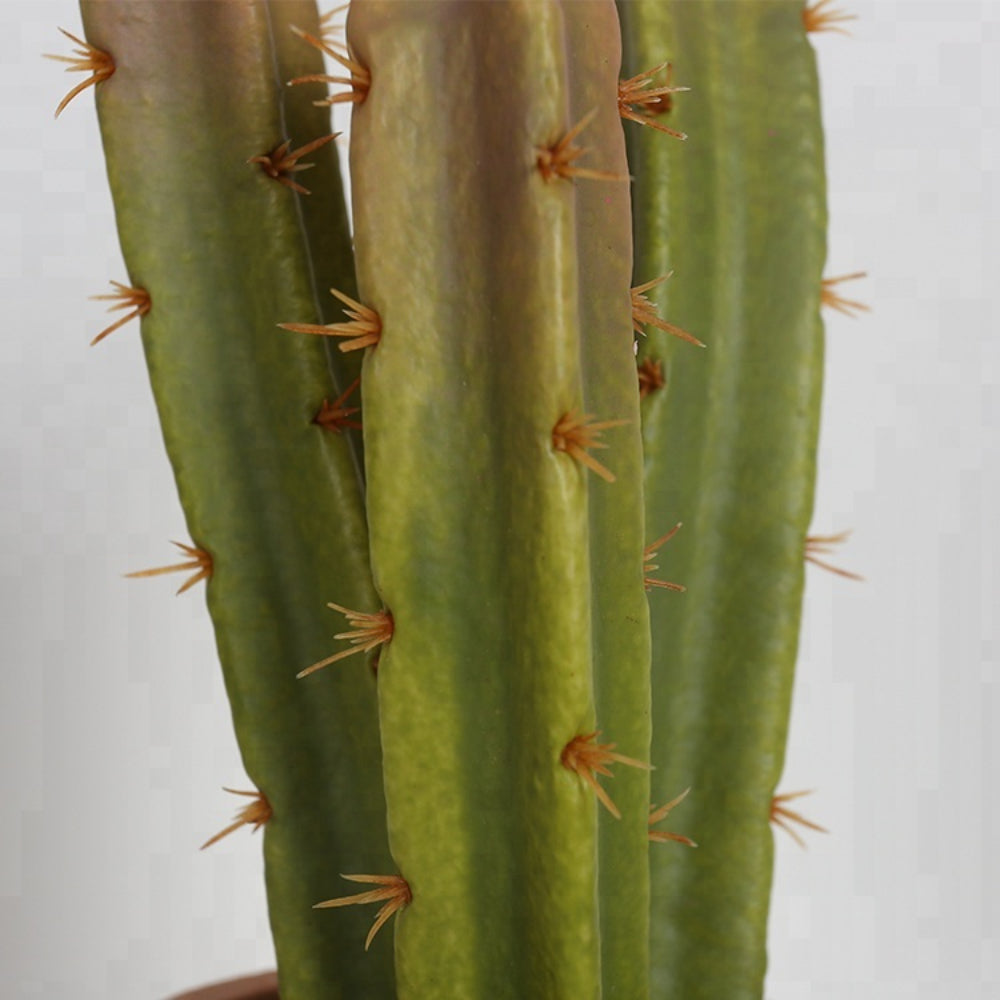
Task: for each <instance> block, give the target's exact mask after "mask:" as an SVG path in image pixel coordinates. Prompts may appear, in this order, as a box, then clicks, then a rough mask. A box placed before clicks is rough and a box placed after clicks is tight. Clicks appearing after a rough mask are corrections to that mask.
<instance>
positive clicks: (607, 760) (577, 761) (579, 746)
mask: <svg viewBox="0 0 1000 1000" xmlns="http://www.w3.org/2000/svg"><path fill="white" fill-rule="evenodd" d="M600 735H601V731H600V730H599V729H598V730H595V731H594V732H592V733H587V734H586V735H585V736H574V737H573V739H571V740H570V741H569V743H567V744H566V746H565V747H563V751H562V753H561V754H560V755H559V761H560V763H561V764H562V766H563V767H565V768H566V769H567V770H568V771H575V772H576V773H577V774H578V775H580V777H581V778H583V780H584V781H586V782H587V784H588V785H590V787H591V788H592V789H593V790H594V794H595V795H596V796H597V797H598V799H600V801H601V803H602V805H603V806H604V807H605V809H607V810H608V812H609V813H611V815H612V816H614V818H615V819H621V818H622V814H621V813H620V812H619V811H618V807H617V806H616V805H615V804H614V802H612V801H611V796H610V795H608V793H607V792H606V791H605V790H604V789H603V788H602V787H601V786H600V784H599V783H598V781H597V777H596V776H597V775H598V774H604V775H607V776H608V777H609V778H610V777H613V775H612V774H611V769H610V767H609V765H610V764H611V763H613V762H617V763H619V764H627V765H628V766H629V767H639V768H642V769H643V770H646V771H650V770H652V767H651V765H649V764H646V763H644V762H643V761H641V760H636V759H635V758H634V757H626V756H625V755H624V754H620V753H615V752H614V749H615V746H616V744H614V743H598V742H597V737H598V736H600Z"/></svg>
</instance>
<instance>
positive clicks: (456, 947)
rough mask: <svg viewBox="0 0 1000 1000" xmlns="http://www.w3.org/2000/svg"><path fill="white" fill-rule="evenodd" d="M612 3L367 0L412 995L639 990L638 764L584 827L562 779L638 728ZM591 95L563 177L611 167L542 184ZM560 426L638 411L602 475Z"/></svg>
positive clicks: (387, 736)
mask: <svg viewBox="0 0 1000 1000" xmlns="http://www.w3.org/2000/svg"><path fill="white" fill-rule="evenodd" d="M614 14H615V12H614V8H613V5H612V4H611V3H575V2H571V3H565V4H560V3H554V2H553V3H537V2H510V3H508V2H504V3H463V2H426V3H413V4H399V3H391V2H365V0H356V2H354V3H352V5H351V10H350V13H349V15H348V39H349V41H350V44H351V47H352V51H353V52H354V54H355V57H356V58H357V59H358V60H359V61H360V62H361V63H362V64H363V65H364V66H365V67H367V68H368V69H369V71H370V72H371V75H372V85H371V90H370V93H369V94H368V97H367V99H366V100H365V101H364V103H362V104H359V105H357V107H356V108H355V111H354V119H353V125H352V147H351V172H352V187H353V192H354V223H355V251H356V258H357V269H358V286H359V290H360V296H361V300H362V301H363V302H364V303H365V304H366V305H368V306H370V307H371V308H373V309H374V310H376V312H378V314H379V315H380V316H381V321H382V338H381V341H380V342H379V343H378V345H377V346H375V347H373V348H370V349H369V350H368V352H367V356H366V358H365V362H364V376H363V377H364V386H365V430H364V435H365V454H366V466H367V479H368V484H369V490H368V494H367V497H368V517H369V525H370V529H371V557H372V567H373V571H374V577H375V582H376V586H377V588H378V591H379V594H380V596H381V598H382V600H383V601H384V603H385V606H386V607H387V608H388V609H389V610H390V611H391V613H392V615H393V618H394V622H395V632H394V635H393V637H392V640H391V642H389V643H388V645H387V646H386V647H385V652H384V653H383V654H382V657H381V659H380V663H379V678H378V679H379V713H380V722H381V731H382V745H383V754H384V766H385V789H386V798H387V804H388V817H389V838H390V844H391V847H392V853H393V857H394V859H395V861H396V865H397V866H398V871H399V873H401V874H402V875H403V876H404V877H405V878H406V879H407V880H408V883H409V885H410V889H411V891H412V897H413V898H412V902H411V903H410V905H409V906H408V907H407V908H406V909H405V910H403V911H402V912H401V913H400V914H399V916H398V917H397V918H396V922H395V941H396V967H397V978H398V989H399V996H400V997H401V998H403V1000H436V998H449V1000H460V998H461V1000H468V998H473V997H487V996H488V997H491V998H517V1000H531V998H538V1000H542V998H545V1000H560V998H565V1000H570V998H572V1000H586V998H597V997H600V996H602V965H603V966H604V967H605V969H606V970H607V971H606V973H605V992H604V994H603V995H606V996H622V997H625V996H629V997H635V998H640V997H643V996H645V995H647V990H646V986H645V957H646V936H647V933H648V931H647V924H646V908H645V905H644V901H645V898H646V892H647V889H646V886H647V872H646V860H645V855H646V844H645V826H646V809H647V803H648V774H647V772H646V771H644V770H640V769H636V768H630V767H624V766H621V765H616V767H615V778H614V780H613V781H610V780H609V779H607V778H604V779H601V780H602V781H603V782H605V783H606V784H608V785H609V786H610V787H609V791H610V792H611V793H612V794H613V796H614V797H615V799H616V801H617V802H619V803H620V804H621V807H622V812H623V817H622V819H621V820H612V821H610V822H607V823H605V822H604V820H603V818H602V819H601V821H600V825H599V824H598V811H599V808H600V807H599V805H598V804H597V802H596V800H595V795H594V793H593V791H592V790H591V789H590V788H589V787H588V785H587V784H586V783H585V782H584V781H583V780H582V779H581V778H580V777H579V776H578V775H577V774H575V773H573V772H571V771H569V770H567V769H566V768H565V767H563V766H562V765H561V763H560V756H561V753H562V751H563V748H564V747H565V746H566V744H567V743H568V742H569V741H570V740H572V739H573V738H574V737H575V736H578V735H582V734H588V733H591V732H593V731H594V730H595V729H598V728H600V729H601V730H602V736H601V737H600V739H601V740H602V741H605V742H615V743H617V744H618V750H619V752H621V753H623V754H627V755H629V756H631V757H635V758H639V759H640V760H645V759H646V753H647V750H648V739H649V737H648V719H649V703H648V697H649V687H648V684H649V682H648V647H647V645H646V644H647V642H648V619H647V606H646V601H645V594H644V592H643V587H642V564H641V545H642V538H641V530H642V507H641V481H640V477H639V475H638V470H639V469H640V467H641V458H640V440H639V427H638V406H637V401H636V393H635V385H634V381H635V374H634V362H633V359H632V351H631V340H632V338H631V334H630V307H629V299H628V283H629V275H630V260H631V254H630V232H629V228H630V226H629V204H628V185H627V183H626V182H625V180H624V175H625V174H627V166H626V163H625V157H624V141H623V136H622V130H621V125H620V123H619V121H618V118H617V106H616V85H617V74H618V70H619V65H618V59H619V51H618V35H617V25H616V23H615V20H614ZM588 24H589V25H590V28H589V30H587V28H586V26H587V25H588ZM581 79H587V80H588V83H587V86H586V88H585V89H582V90H581V89H580V88H578V87H577V86H576V84H577V82H578V81H579V80H581ZM591 102H592V103H591ZM588 105H590V106H589V107H588ZM592 107H593V108H596V109H597V116H596V118H595V119H594V120H592V121H591V122H590V123H589V124H588V125H587V127H586V129H585V130H584V131H583V132H582V133H581V135H580V137H579V143H578V144H579V145H580V146H585V147H587V148H588V149H589V152H588V153H587V154H586V155H585V156H583V157H581V159H580V160H579V161H578V165H580V166H582V167H588V168H592V169H598V170H604V171H609V172H611V173H612V174H616V175H619V177H621V178H622V179H620V180H616V181H607V180H605V181H600V180H593V179H584V178H577V179H575V180H573V181H571V180H568V179H562V178H554V179H552V180H551V181H549V182H546V181H545V180H544V179H543V177H542V175H541V173H540V172H539V170H538V167H537V165H536V158H537V155H538V154H537V148H538V147H540V146H544V145H551V144H554V143H556V142H557V141H558V140H560V138H561V137H562V136H563V135H564V134H565V133H566V132H567V131H568V130H569V128H570V127H571V126H573V125H574V124H576V121H577V120H578V117H579V116H582V114H583V113H584V112H589V111H590V110H591V108H592ZM588 186H591V187H592V188H593V191H592V192H587V191H586V188H587V187H588ZM591 253H594V254H595V256H594V257H592V258H591V257H588V254H591ZM599 336H600V338H601V345H602V347H601V350H600V352H598V350H597V340H598V337H599ZM597 356H599V358H600V363H601V364H602V365H605V366H606V367H607V371H604V372H597V371H595V370H594V366H595V357H597ZM568 411H577V412H586V413H592V414H594V415H595V417H596V419H598V420H601V421H603V420H627V421H629V423H628V424H626V425H623V426H616V427H613V428H610V429H608V430H606V431H605V432H604V441H605V442H606V444H607V445H608V450H607V451H605V452H601V453H600V458H601V459H602V460H604V461H605V463H606V465H607V466H608V467H609V468H610V469H612V470H613V471H614V472H616V473H619V472H620V473H621V478H620V479H619V480H618V481H617V482H614V483H609V482H605V481H604V480H603V479H598V477H597V476H595V475H594V473H593V472H591V471H588V470H587V469H586V468H584V467H583V465H581V464H580V463H579V462H577V461H576V460H574V459H573V458H572V457H571V456H570V455H569V454H567V453H563V452H560V451H556V450H554V448H553V440H552V432H553V429H554V427H555V425H556V424H557V422H558V421H559V419H560V417H561V416H563V415H564V414H565V413H567V412H568ZM602 494H605V495H606V496H603V495H602ZM612 505H613V508H614V515H615V516H614V518H613V520H611V521H609V520H607V516H606V513H607V511H608V509H609V508H610V507H612ZM612 549H614V550H616V555H615V557H614V558H613V559H612V558H611V557H610V556H609V555H608V552H609V551H610V550H612ZM619 550H620V552H621V553H624V555H619V554H618V551H619ZM366 610H373V609H366ZM612 653H613V656H614V662H613V663H599V662H598V661H599V660H601V659H602V658H604V659H607V658H608V657H609V655H610V654H612ZM334 669H340V668H334ZM612 676H616V677H617V678H618V680H619V683H618V685H617V687H616V688H615V689H614V690H613V691H611V692H610V696H609V697H608V698H607V701H603V700H595V694H597V695H601V694H608V693H609V689H610V688H613V687H615V686H614V685H613V683H612V680H611V678H612ZM327 681H329V678H322V679H321V678H317V683H321V682H327ZM623 720H626V721H623ZM619 727H620V729H621V731H619ZM598 830H600V838H598ZM615 838H622V844H624V845H626V846H625V847H624V848H621V849H620V848H619V847H617V846H612V844H611V841H613V840H614V839H615ZM599 839H600V841H601V843H600V844H599ZM604 841H607V842H608V843H604ZM635 845H638V847H639V857H638V859H634V858H633V859H629V860H628V861H627V862H625V863H621V864H620V867H619V868H618V869H617V870H616V869H614V868H612V867H611V865H614V864H619V861H618V859H619V856H620V855H621V854H623V853H625V854H627V853H629V851H631V850H632V849H633V847H634V846H635ZM599 856H600V865H601V867H602V873H601V881H600V891H598V858H599ZM605 864H607V866H608V868H607V870H606V871H604V870H603V868H604V866H605ZM628 900H634V901H637V903H636V905H635V911H636V912H631V913H628V915H627V926H626V927H625V928H624V930H625V932H627V934H628V935H629V936H630V940H625V934H623V932H622V928H619V927H616V926H614V924H615V922H616V921H617V920H618V919H619V917H620V916H621V914H622V913H623V912H624V911H625V910H626V909H627V902H626V901H628ZM330 916H331V919H337V917H336V915H335V914H330ZM630 959H631V962H632V963H633V965H638V966H639V968H638V969H633V970H630V971H629V972H628V974H627V978H624V977H623V978H622V980H621V983H620V984H618V985H615V983H614V979H615V977H616V976H618V975H619V971H620V970H621V969H623V968H625V967H626V966H627V965H628V963H629V960H630Z"/></svg>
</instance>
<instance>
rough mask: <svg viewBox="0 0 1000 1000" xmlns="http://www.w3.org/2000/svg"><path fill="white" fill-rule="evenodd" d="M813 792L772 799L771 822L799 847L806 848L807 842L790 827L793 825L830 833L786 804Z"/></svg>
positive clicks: (779, 796) (792, 793)
mask: <svg viewBox="0 0 1000 1000" xmlns="http://www.w3.org/2000/svg"><path fill="white" fill-rule="evenodd" d="M811 794H812V790H811V789H810V790H807V791H804V792H785V793H783V794H782V795H775V796H774V797H773V798H772V799H771V814H770V820H771V822H772V823H773V824H774V825H775V826H780V827H781V829H782V830H784V831H785V833H787V834H788V835H789V836H790V837H791V838H792V840H794V841H795V842H796V843H797V844H798V845H799V847H805V846H806V842H805V841H804V840H803V839H802V838H801V837H800V836H799V835H798V833H797V832H796V831H795V829H794V828H793V827H792V826H791V825H790V824H791V823H798V824H799V825H800V826H806V827H808V828H809V829H810V830H816V831H817V832H818V833H829V832H830V831H829V830H827V829H826V827H823V826H820V825H819V824H818V823H814V822H813V821H812V820H810V819H806V818H805V816H803V815H802V814H801V813H797V812H795V811H794V810H792V809H789V808H788V807H787V806H786V805H785V803H786V802H790V801H791V800H792V799H798V798H801V797H802V796H803V795H811Z"/></svg>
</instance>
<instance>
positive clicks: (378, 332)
mask: <svg viewBox="0 0 1000 1000" xmlns="http://www.w3.org/2000/svg"><path fill="white" fill-rule="evenodd" d="M330 293H331V294H332V295H335V296H336V297H337V298H338V299H340V301H341V302H343V303H344V304H345V305H346V306H348V307H349V308H347V309H345V310H344V312H345V313H346V314H347V315H348V316H350V317H351V320H350V322H349V323H329V324H327V325H326V326H322V325H320V324H318V323H279V324H278V326H280V327H281V329H282V330H291V331H292V332H293V333H313V334H317V335H319V336H323V337H350V338H352V339H351V340H345V341H344V342H343V343H342V344H340V345H338V346H339V347H340V349H341V350H342V351H358V350H361V349H362V348H364V347H371V346H373V345H375V344H377V343H378V341H379V338H380V337H381V336H382V320H381V319H380V318H379V315H378V313H377V312H375V310H374V309H369V308H368V307H367V306H363V305H362V304H361V303H360V302H355V301H354V299H352V298H351V297H350V296H349V295H345V294H344V293H343V292H338V291H337V289H336V288H331V289H330Z"/></svg>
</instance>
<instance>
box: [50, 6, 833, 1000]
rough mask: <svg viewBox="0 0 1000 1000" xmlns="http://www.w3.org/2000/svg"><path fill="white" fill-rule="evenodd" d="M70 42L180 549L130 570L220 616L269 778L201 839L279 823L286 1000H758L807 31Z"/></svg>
mask: <svg viewBox="0 0 1000 1000" xmlns="http://www.w3.org/2000/svg"><path fill="white" fill-rule="evenodd" d="M81 8H82V11H83V20H84V29H85V35H86V42H83V41H82V40H79V39H75V38H74V41H76V42H78V44H79V45H80V46H81V48H80V49H78V50H77V56H76V57H74V59H76V62H77V63H79V65H74V66H72V67H71V68H76V69H85V70H87V71H88V72H90V73H91V78H89V79H88V80H87V81H85V82H84V83H83V84H80V85H78V86H77V87H76V88H74V91H73V92H72V93H71V95H68V96H75V94H76V93H79V92H80V91H82V90H84V89H85V88H87V87H90V86H93V90H94V92H95V94H96V100H97V106H98V112H99V118H100V126H101V131H102V136H103V140H104V147H105V151H106V157H107V165H108V176H109V179H110V182H111V188H112V191H113V195H114V202H115V212H116V216H117V222H118V227H119V231H120V234H121V241H122V248H123V253H124V257H125V263H126V267H127V269H128V275H127V281H114V282H113V284H114V286H115V288H116V289H117V290H116V291H115V292H114V294H113V295H109V296H104V297H105V298H109V299H112V300H113V301H114V302H115V303H116V305H114V306H112V308H113V309H119V310H126V311H128V310H130V311H129V312H128V313H127V315H123V316H121V317H120V318H118V319H117V320H116V321H115V322H114V323H113V324H112V325H111V326H109V327H108V328H107V329H106V330H104V331H102V332H101V333H100V334H99V335H98V336H97V337H95V338H94V341H95V343H96V342H99V341H102V340H104V338H105V337H108V336H109V335H110V334H112V333H114V335H115V337H120V336H123V335H126V334H125V333H124V332H116V331H119V329H120V328H123V327H125V328H127V326H128V323H129V321H130V320H132V319H137V320H139V321H140V323H141V335H142V342H143V346H144V349H145V354H146V358H147V362H148V369H149V377H150V380H151V383H152V388H153V394H154V397H155V400H156V405H157V408H158V411H159V415H160V419H161V424H162V427H163V436H164V441H165V444H166V448H167V452H168V454H169V456H170V460H171V462H172V465H173V468H174V472H175V474H176V480H177V485H178V492H179V496H180V501H181V504H182V506H183V509H184V513H185V517H186V519H187V524H188V529H189V532H190V536H191V544H188V543H186V542H185V543H177V544H178V545H179V547H180V549H181V551H182V552H183V554H184V556H185V557H186V561H185V562H181V563H178V564H176V565H173V566H166V567H162V568H160V569H156V570H146V571H140V572H139V573H136V574H132V575H135V576H145V577H155V576H158V575H160V574H161V573H164V572H172V571H174V570H176V571H186V572H187V573H189V576H188V577H187V579H186V580H185V582H184V583H183V584H182V587H181V589H182V591H183V590H188V589H192V588H194V587H196V586H197V585H199V584H201V583H202V581H204V582H205V586H206V588H207V598H208V606H209V611H210V613H211V616H212V620H213V624H214V627H215V631H216V636H217V644H218V649H219V656H220V659H221V662H222V668H223V675H224V678H225V683H226V688H227V692H228V694H229V697H230V700H231V704H232V712H233V720H234V725H235V730H236V736H237V740H238V743H239V747H240V750H241V753H242V756H243V761H244V764H245V767H246V772H247V775H248V777H249V781H250V783H251V784H252V785H253V788H251V789H246V790H240V789H234V790H235V791H237V794H240V795H242V796H244V799H243V802H242V808H241V809H240V811H239V812H238V813H237V816H236V819H235V822H232V823H231V824H230V825H229V826H228V827H225V829H223V830H221V831H220V832H219V833H218V834H216V835H215V836H213V837H211V838H210V839H209V841H207V842H206V845H205V846H209V845H211V844H213V843H215V842H216V841H217V840H218V839H220V838H221V837H222V836H225V835H228V834H231V833H233V831H235V830H237V829H239V828H241V827H243V826H249V827H251V828H252V829H258V828H260V829H262V837H263V842H264V858H265V876H266V882H267V888H268V902H269V909H270V917H271V924H272V929H273V933H274V940H275V946H276V951H277V955H278V976H279V984H280V992H281V996H282V998H283V1000H359V998H363V1000H394V998H400V1000H486V998H489V1000H601V998H619V1000H645V998H651V997H652V998H657V1000H698V998H705V1000H728V998H737V997H740V998H742V997H747V998H750V997H758V998H759V996H760V995H761V989H762V979H763V969H764V963H765V954H764V941H763V931H764V927H765V923H766V913H767V894H768V891H769V883H770V864H771V856H770V839H769V838H770V831H769V828H768V819H769V816H770V811H769V810H770V805H771V796H772V794H773V792H774V785H775V783H776V781H777V778H778V776H779V774H780V765H781V760H782V755H783V747H784V737H785V728H786V725H787V708H788V692H789V690H790V684H791V669H792V665H793V662H794V655H795V645H796V638H797V622H798V614H799V605H800V601H801V581H802V559H801V555H802V544H803V539H804V536H805V530H806V528H807V527H808V515H809V512H810V509H811V498H812V482H813V477H814V450H815V434H816V412H817V406H818V397H819V374H820V371H821V351H820V348H821V328H820V327H819V325H818V319H817V315H818V305H819V294H820V284H819V281H820V276H821V269H822V258H823V239H824V232H825V230H824V226H825V207H824V202H823V176H822V142H821V137H820V135H819V131H818V104H817V100H816V80H815V73H814V65H813V63H812V61H811V50H809V47H808V44H807V42H806V40H805V38H806V36H805V26H804V21H803V18H802V5H801V3H799V2H797V0H795V2H793V0H775V2H770V3H763V2H761V3H758V2H753V0H745V2H740V3H729V4H725V3H720V2H714V0H687V2H670V0H655V2H654V0H628V2H624V3H622V4H621V10H620V12H619V10H618V9H617V8H616V6H615V4H614V3H613V2H612V0H490V2H480V0H421V2H398V0H352V3H351V4H350V7H349V10H348V12H347V15H346V34H341V33H340V29H341V18H340V14H341V13H342V12H341V11H334V12H332V13H331V14H329V15H324V16H323V17H320V15H319V13H318V12H317V10H316V8H315V6H314V5H313V3H311V2H308V0H274V2H266V0H248V2H239V3H237V2H228V0H205V2H177V3H162V2H135V0H82V3H81ZM622 27H624V31H625V38H626V43H627V45H626V55H625V64H624V66H623V57H622V42H621V39H622ZM71 37H72V36H71ZM667 60H672V61H673V63H674V66H673V70H671V68H670V67H669V66H668V65H667V62H666V61H667ZM70 61H72V60H70ZM674 74H676V76H677V78H678V80H679V81H680V82H681V83H683V84H684V85H685V86H679V85H677V84H675V83H674V79H673V75H674ZM779 80H780V81H781V84H780V86H778V82H777V81H779ZM688 86H690V87H691V88H692V93H691V95H688V94H686V93H685V91H686V89H687V87H688ZM776 91H777V93H776ZM682 100H683V101H688V103H687V104H681V101H682ZM66 103H67V102H66V101H64V103H63V105H60V109H59V110H60V111H61V110H63V108H64V107H65V104H66ZM335 104H344V105H348V106H350V107H351V132H352V134H351V142H350V149H349V165H350V175H351V183H352V192H353V194H352V212H353V236H352V235H350V234H349V232H348V226H347V216H346V210H345V206H344V201H343V196H342V193H341V188H340V181H339V173H338V160H337V155H338V154H337V145H338V142H337V138H336V136H335V134H334V133H333V131H332V128H331V123H330V113H329V108H330V106H332V105H335ZM678 105H681V108H682V110H678ZM772 127H773V130H772V131H769V129H772ZM685 133H686V134H688V135H690V136H691V137H692V138H691V139H689V140H688V141H687V143H685V142H683V141H682V140H683V139H684V138H685ZM626 134H628V140H629V150H630V156H627V155H626ZM633 212H634V219H633ZM633 243H635V245H636V247H637V252H636V254H635V255H633ZM633 257H634V261H633ZM675 266H676V268H677V269H678V274H677V275H676V276H675V277H673V278H672V279H671V281H669V282H668V281H666V278H667V276H668V273H669V272H670V270H671V269H672V268H674V267H675ZM682 269H683V270H684V271H685V272H687V275H682V273H681V271H682ZM120 277H125V276H120ZM668 312H669V313H670V315H671V321H669V322H668V320H667V315H668ZM674 319H676V322H677V323H682V324H683V326H677V325H675V323H674ZM647 334H648V336H647ZM637 336H638V337H639V339H640V341H641V347H640V349H639V352H638V358H637V357H636V338H637ZM113 340H114V338H110V339H109V344H110V343H113ZM706 345H707V349H704V350H703V349H702V348H705V346H706ZM101 349H109V346H102V348H101ZM681 520H683V521H684V522H685V527H684V530H683V531H682V532H680V533H679V534H678V537H677V538H676V539H674V538H673V536H674V535H675V534H676V533H677V532H678V528H679V527H680V525H679V524H678V522H679V521H681ZM668 542H669V544H667V543H668ZM654 559H655V560H656V562H654ZM658 565H662V566H663V567H664V569H663V571H662V572H667V566H668V565H669V573H670V579H669V580H661V579H659V578H657V577H654V576H653V574H654V573H656V572H658V571H657V566H658ZM675 574H676V579H678V580H679V581H680V582H676V583H675V582H673V580H674V578H675V576H674V575H675ZM151 585H152V584H151ZM685 587H686V589H687V592H686V593H684V592H683V591H685ZM671 591H673V592H672V593H671ZM755 603H756V605H757V607H756V610H755V608H754V604H755ZM651 607H652V609H653V612H652V629H651V624H650V622H651V614H650V608H651ZM734 698H736V699H737V702H738V703H734V701H733V699H734ZM651 775H652V785H651ZM226 777H227V776H220V779H221V780H220V782H219V783H220V784H221V783H222V782H223V780H225V778H226ZM674 810H677V811H676V813H675V812H674ZM682 816H684V817H685V819H684V820H683V821H682V819H681V817H682ZM681 829H683V831H684V832H683V833H682V832H678V831H680V830H681ZM687 833H691V834H692V836H693V838H694V839H692V838H691V837H688V836H687ZM695 840H696V841H697V842H698V844H699V845H700V846H698V847H697V849H696V850H692V848H694V847H695ZM199 862H200V863H210V862H208V861H204V860H203V859H199ZM222 916H223V915H220V918H221V917H222ZM713 928H716V929H720V928H721V929H720V930H719V931H718V934H716V933H715V930H713ZM713 934H714V935H715V938H714V939H713V937H712V936H713Z"/></svg>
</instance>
